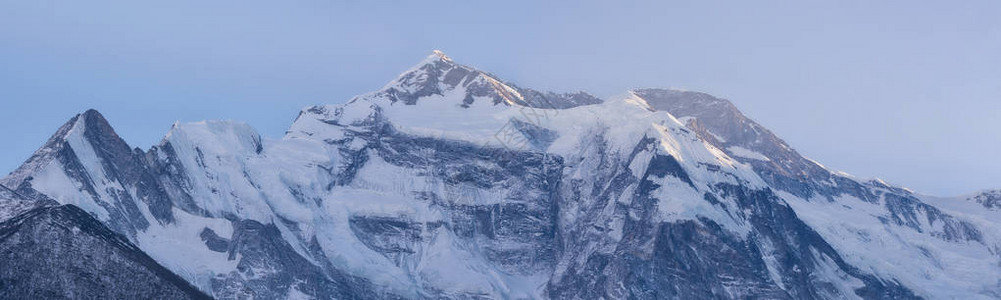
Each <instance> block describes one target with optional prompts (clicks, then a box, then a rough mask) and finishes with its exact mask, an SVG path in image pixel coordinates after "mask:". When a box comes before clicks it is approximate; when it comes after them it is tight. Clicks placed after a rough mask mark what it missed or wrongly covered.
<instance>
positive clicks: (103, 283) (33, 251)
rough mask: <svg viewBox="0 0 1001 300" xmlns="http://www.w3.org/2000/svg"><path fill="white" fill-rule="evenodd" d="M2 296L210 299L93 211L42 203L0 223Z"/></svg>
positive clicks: (27, 297)
mask: <svg viewBox="0 0 1001 300" xmlns="http://www.w3.org/2000/svg"><path fill="white" fill-rule="evenodd" d="M0 298H3V299H209V296H208V295H206V294H205V293H202V292H201V291H199V290H198V289H196V288H195V287H194V286H192V285H191V284H189V283H188V282H187V281H185V279H183V278H181V277H180V276H177V275H175V274H174V273H171V272H170V271H169V270H167V269H166V268H164V267H163V266H161V265H159V264H157V262H156V261H154V260H153V259H152V258H150V257H149V256H147V255H146V254H145V253H143V252H142V251H141V250H140V249H139V248H137V247H136V246H135V245H133V244H132V243H130V242H129V241H128V240H126V239H125V237H124V236H122V235H121V234H118V233H115V232H114V231H111V230H110V229H108V228H107V227H106V226H104V224H102V223H101V222H100V221H98V220H96V219H94V217H92V216H91V215H90V214H88V213H87V212H85V211H83V210H81V209H80V208H77V207H76V206H73V205H63V206H44V207H38V208H34V209H31V210H28V211H27V212H24V213H22V214H19V215H18V216H16V217H14V218H11V219H9V220H7V221H4V222H0Z"/></svg>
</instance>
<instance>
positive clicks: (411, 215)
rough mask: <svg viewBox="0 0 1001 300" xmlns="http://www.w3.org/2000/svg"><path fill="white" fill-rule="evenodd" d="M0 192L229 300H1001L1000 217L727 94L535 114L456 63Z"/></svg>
mask: <svg viewBox="0 0 1001 300" xmlns="http://www.w3.org/2000/svg"><path fill="white" fill-rule="evenodd" d="M0 184H3V185H4V186H8V187H18V188H17V189H15V191H16V190H24V191H35V192H33V193H32V194H33V195H36V196H35V197H37V198H39V199H49V200H48V201H51V203H49V205H56V204H55V203H57V204H61V205H65V206H66V207H80V208H82V209H83V210H84V211H86V212H88V213H89V214H90V216H91V217H93V218H94V219H95V220H98V221H99V222H101V223H102V224H104V225H105V226H106V227H107V228H110V229H111V230H113V231H115V232H117V233H118V234H120V235H121V237H123V238H124V239H125V240H127V241H126V242H128V243H131V244H134V245H136V246H137V247H138V249H141V250H142V251H143V252H145V253H146V254H147V255H149V257H151V258H152V259H154V260H155V261H156V262H157V263H159V264H161V265H163V266H164V267H166V268H167V269H169V270H170V271H172V272H173V273H175V274H177V275H179V276H180V277H182V278H184V279H185V280H186V281H187V282H189V283H191V284H192V285H194V286H196V287H197V288H198V289H200V290H201V291H203V292H206V293H208V294H211V295H212V296H214V297H217V298H226V299H229V298H241V299H242V298H268V299H271V298H320V299H387V298H389V299H395V298H398V299H425V298H430V299H530V298H550V299H578V298H579V299H599V298H607V299H619V298H634V299H663V298H678V299H706V298H768V299H843V298H865V299H910V298H965V299H970V298H997V297H1001V269H999V268H997V265H998V263H999V262H1001V261H999V259H1001V257H999V254H997V253H998V251H997V250H998V249H1001V248H999V247H998V246H999V245H1001V243H999V241H1001V239H999V237H1001V236H999V234H1001V231H999V230H998V229H999V228H1001V227H999V224H998V223H997V221H996V220H998V219H997V218H992V215H991V214H992V213H994V210H991V209H988V208H987V207H984V206H986V205H984V206H979V209H976V210H975V209H973V208H971V205H981V204H979V203H980V202H983V203H987V202H990V203H993V202H992V201H991V200H989V199H993V198H988V196H984V199H987V200H966V199H940V198H934V197H928V196H923V195H917V194H914V193H912V192H910V191H909V190H907V189H904V188H901V187H896V186H892V185H889V184H886V183H884V182H882V181H880V180H860V179H857V178H854V177H851V176H849V175H847V174H844V173H840V172H835V171H831V170H828V169H827V168H825V167H824V166H822V165H820V164H818V163H816V162H814V161H812V160H809V159H807V158H805V157H803V156H801V155H800V154H799V153H797V152H796V151H795V150H793V149H792V148H791V147H790V146H789V145H787V144H786V143H785V142H783V141H782V140H781V139H779V138H778V137H777V136H775V135H774V134H773V133H772V132H770V131H769V130H767V129H765V128H764V127H763V126H761V125H759V124H757V123H756V122H754V121H753V120H751V119H750V118H748V117H747V116H745V115H743V114H742V113H741V112H740V111H739V110H738V109H737V108H736V106H735V105H733V104H732V103H731V102H729V101H727V100H724V99H719V98H716V97H713V96H710V95H708V94H704V93H698V92H688V91H678V90H666V89H638V90H633V91H629V92H627V93H625V94H623V95H621V96H618V97H612V98H609V99H600V98H598V97H595V96H592V95H589V94H587V93H583V92H578V93H552V92H544V91H537V90H533V89H528V88H522V87H518V86H516V85H514V84H512V83H509V82H506V81H504V80H501V79H499V78H498V77H497V76H495V75H492V74H490V73H487V72H484V71H480V70H478V69H476V68H473V67H470V66H465V65H461V64H457V63H455V62H454V61H453V60H452V59H451V58H449V57H448V56H446V55H445V54H443V53H441V52H439V51H436V52H434V53H432V54H431V55H429V56H428V57H427V58H426V59H424V60H423V61H421V62H420V63H419V64H418V65H417V66H414V67H413V68H411V69H409V70H407V71H406V72H404V73H403V74H401V75H400V76H399V77H398V78H397V79H395V80H393V81H391V82H390V83H389V84H387V85H386V86H385V87H383V88H382V89H380V90H378V91H374V92H371V93H368V94H364V95H360V96H358V97H355V98H353V99H351V100H350V101H348V102H347V103H344V104H339V105H320V106H312V107H307V108H305V109H303V110H302V111H301V112H300V114H299V116H298V117H297V118H296V119H295V121H294V122H293V123H292V125H291V126H290V127H289V129H288V131H287V132H286V135H285V136H284V137H282V138H281V139H266V138H262V137H261V136H260V135H259V134H258V133H257V132H256V131H255V130H254V129H253V128H251V127H250V126H248V125H246V124H243V123H239V122H233V121H207V122H197V123H178V124H174V126H173V127H172V128H171V130H170V131H169V132H168V133H167V135H166V137H165V138H164V139H163V140H162V141H161V142H160V143H159V144H158V145H156V146H154V147H152V148H151V149H148V150H141V149H132V148H131V147H130V146H128V144H127V143H125V142H124V141H123V140H122V139H121V138H119V137H118V136H117V134H115V132H114V130H113V129H112V127H111V125H110V124H109V123H108V122H107V120H105V119H104V118H103V117H102V116H101V115H100V113H98V112H96V111H87V112H84V113H83V114H81V115H78V116H76V117H74V118H73V119H71V120H70V121H69V122H67V123H66V125H64V126H62V127H61V128H60V129H59V130H58V131H57V132H56V134H54V135H53V136H52V138H51V139H50V140H49V141H48V142H47V143H46V144H45V145H44V146H43V147H42V148H40V149H39V150H38V151H36V153H35V154H34V155H33V156H32V157H31V158H30V159H29V160H28V161H27V162H26V163H25V164H24V165H22V166H21V167H20V168H18V169H17V170H15V171H14V172H12V173H11V174H10V175H9V176H8V177H6V178H4V179H2V180H0ZM43 197H44V198H43ZM22 198H24V197H22ZM971 199H973V198H971ZM977 199H979V198H977ZM39 201H41V200H39ZM978 201H979V202H978ZM24 203H28V202H14V201H7V200H2V201H0V208H2V209H3V210H5V211H9V212H7V213H6V214H8V215H12V216H14V215H16V216H15V217H14V218H23V217H24V216H27V215H29V214H30V213H31V212H32V211H36V210H34V209H37V208H35V206H32V205H35V204H31V205H28V204H24ZM31 203H35V202H31ZM971 203H972V204H971ZM991 205H993V204H991ZM8 207H10V208H9V209H8ZM25 211H27V212H25ZM53 230H54V229H53ZM43 246H44V245H43ZM39 247H41V246H39ZM67 272H72V271H67ZM70 275H72V274H70ZM67 276H69V275H67Z"/></svg>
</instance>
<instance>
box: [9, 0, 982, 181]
mask: <svg viewBox="0 0 1001 300" xmlns="http://www.w3.org/2000/svg"><path fill="white" fill-rule="evenodd" d="M376 2H379V3H376ZM821 2H826V3H821ZM998 16H1001V2H998V1H851V0H850V1H733V2H717V1H649V2H629V1H492V2H480V1H406V2H404V1H355V0H352V1H256V0H251V1H228V0H227V1H188V0H180V1H158V2H157V3H149V2H148V1H49V0H38V1H10V0H0V128H3V130H0V141H3V142H2V144H0V170H2V171H3V172H4V173H6V172H8V171H10V170H13V169H14V168H15V167H17V166H18V165H19V164H20V163H21V162H22V161H24V160H25V159H26V158H28V156H30V154H31V152H32V151H34V150H35V149H36V148H37V147H39V146H41V144H43V143H44V142H45V140H46V139H47V138H48V137H49V135H51V134H52V133H53V132H54V131H55V130H56V128H58V127H59V125H61V124H62V123H63V122H65V121H66V120H67V119H69V118H70V117H72V116H73V115H74V114H76V113H78V112H82V111H83V110H86V109H87V108H96V109H98V110H100V111H101V112H102V113H103V114H104V115H105V116H106V117H107V118H108V119H109V120H110V121H111V122H112V125H114V126H115V128H116V130H117V131H118V132H119V134H120V135H121V136H122V137H123V138H125V140H126V141H128V142H129V143H130V144H132V145H133V146H137V147H141V148H144V149H145V148H148V147H149V146H150V145H152V144H154V143H156V142H158V141H159V140H160V138H162V137H163V135H164V134H165V133H166V131H167V130H168V129H169V128H170V126H171V124H173V122H174V121H177V120H180V121H198V120H204V119H232V120H241V121H245V122H248V123H250V124H251V125H253V126H254V127H256V128H257V129H258V130H260V131H261V132H262V133H263V134H264V135H265V136H267V137H273V138H277V137H280V136H281V135H282V133H283V132H284V130H285V129H286V128H287V126H288V125H289V124H291V122H292V119H293V118H294V117H295V116H296V114H297V113H298V112H299V109H300V108H302V107H304V106H307V105H310V104H320V103H341V102H344V101H346V100H347V99H349V98H351V97H352V96H354V95H357V94H361V93H364V92H368V91H372V90H375V89H377V88H379V87H381V86H382V85H384V84H385V83H386V82H388V81H389V80H391V79H393V78H394V77H395V76H396V75H398V73H400V72H401V71H403V70H405V69H407V68H409V67H410V66H412V65H413V64H415V63H417V62H418V61H419V60H421V59H423V58H424V57H425V56H426V55H427V54H429V53H430V51H431V50H432V49H442V50H443V51H445V52H446V53H448V54H449V55H450V56H451V57H452V58H454V59H455V60H456V61H457V62H459V63H464V64H469V65H472V66H475V67H478V68H481V69H484V70H487V71H490V72H492V73H494V74H496V75H498V76H499V77H501V78H504V79H506V80H508V81H512V82H515V83H517V84H519V85H521V86H527V87H533V88H541V89H550V90H556V91H575V90H585V91H588V92H591V93H593V94H596V95H598V96H601V97H606V96H611V95H616V94H621V93H623V92H624V91H626V90H628V89H630V88H637V87H675V88H684V89H689V90H698V91H703V92H708V93H710V94H713V95H716V96H719V97H723V98H727V99H730V100H732V101H733V102H734V103H735V104H736V105H737V106H738V107H739V108H740V109H742V110H743V111H744V112H745V113H746V114H747V115H749V116H750V117H751V118H753V119H755V120H757V121H759V122H760V123H762V124H763V125H765V126H766V127H768V128H770V129H772V130H773V131H774V132H775V133H776V134H778V135H779V136H780V137H782V138H783V139H785V140H786V141H787V142H789V143H790V144H791V145H792V146H793V147H795V148H797V149H798V150H799V151H800V152H801V153H803V154H804V155H806V156H808V157H810V158H812V159H814V160H817V161H819V162H821V163H823V164H824V165H826V166H828V167H830V168H832V169H836V170H842V171H845V172H848V173H850V174H853V175H856V176H859V177H863V178H869V177H879V178H883V179H885V180H886V181H888V182H891V183H895V184H901V185H904V186H907V187H910V188H912V189H914V190H916V191H918V192H923V193H928V194H935V195H954V194H963V193H969V192H973V191H976V190H980V189H985V188H1001V18H999V17H998Z"/></svg>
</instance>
